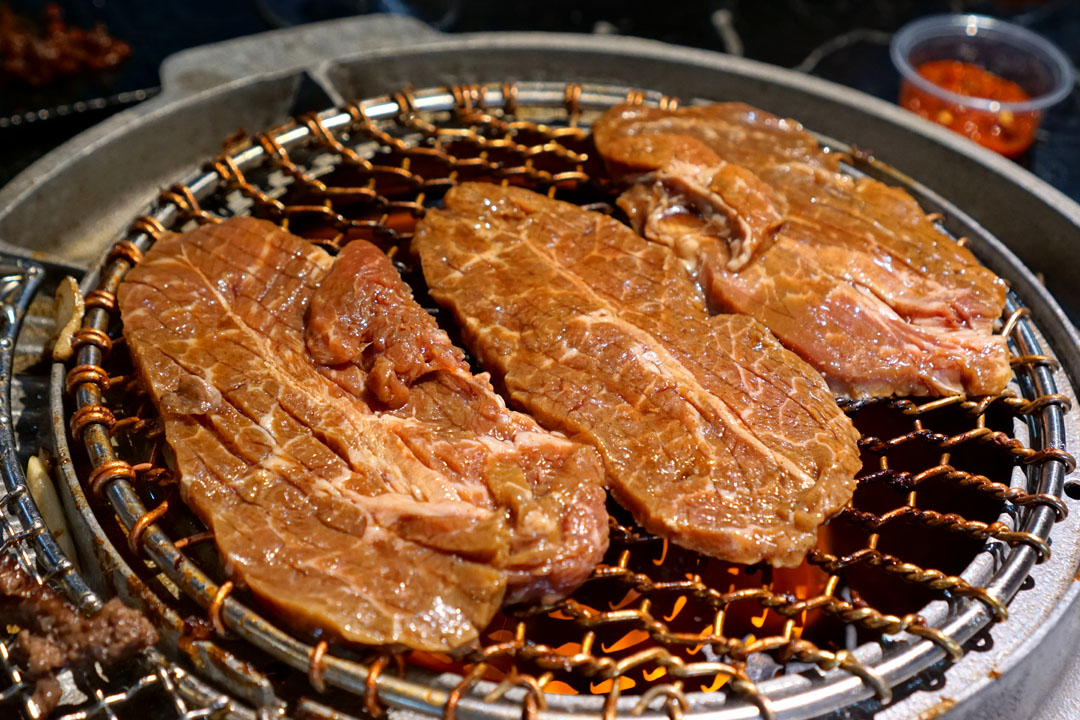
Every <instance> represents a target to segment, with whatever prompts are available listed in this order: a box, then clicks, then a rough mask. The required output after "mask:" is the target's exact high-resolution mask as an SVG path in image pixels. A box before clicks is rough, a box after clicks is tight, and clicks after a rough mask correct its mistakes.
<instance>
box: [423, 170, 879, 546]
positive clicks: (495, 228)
mask: <svg viewBox="0 0 1080 720" xmlns="http://www.w3.org/2000/svg"><path fill="white" fill-rule="evenodd" d="M413 247H414V248H415V249H416V250H417V251H418V253H419V255H420V258H421V261H422V264H423V271H424V277H425V279H426V280H427V282H428V286H429V289H430V292H431V294H432V297H434V298H435V299H436V300H437V301H438V302H439V303H440V304H442V305H444V306H446V307H448V308H450V309H451V310H452V311H453V313H454V315H455V317H456V318H457V320H458V322H459V324H460V325H461V326H462V328H463V333H464V337H465V341H466V343H467V344H468V345H469V347H470V348H471V349H472V350H473V351H474V352H475V353H476V354H477V355H478V357H479V358H480V359H481V361H482V362H483V363H484V367H485V368H486V369H488V370H490V371H491V372H492V373H494V374H495V375H496V376H497V377H499V378H500V379H501V381H502V383H503V384H504V385H505V387H506V390H507V392H508V393H509V396H510V398H511V400H512V401H513V402H514V403H516V404H517V405H519V406H520V407H522V408H524V409H526V410H528V411H529V412H530V413H531V414H532V415H533V417H535V418H537V419H538V420H539V421H540V422H541V423H542V424H544V425H545V426H547V427H549V428H552V429H558V430H561V431H563V432H564V433H566V434H567V435H569V436H570V437H572V438H574V439H578V440H582V441H585V442H588V443H590V444H592V445H594V446H595V447H596V448H597V449H598V450H600V453H601V455H602V456H603V458H604V464H605V467H606V470H607V474H608V479H609V483H610V486H611V489H612V492H613V494H614V495H615V497H616V499H617V500H618V501H619V502H620V503H621V504H623V505H624V506H625V507H627V508H628V509H629V510H630V511H631V512H632V513H633V514H634V517H635V519H636V520H637V521H638V522H639V523H640V524H641V525H642V526H643V527H645V528H646V529H648V530H649V531H650V532H653V533H655V534H658V535H662V536H664V537H667V538H670V539H671V540H672V541H673V542H675V543H678V544H679V545H682V546H684V547H687V548H691V549H693V550H697V551H699V552H703V553H706V554H708V555H713V556H716V557H720V558H723V559H725V560H730V561H732V562H742V563H754V562H758V561H761V560H766V561H768V562H770V563H772V564H773V565H777V566H792V565H796V564H798V563H799V562H800V561H801V560H802V558H803V556H804V555H805V553H806V552H807V551H808V550H809V549H810V548H811V547H812V546H813V545H814V542H815V539H816V537H817V528H818V526H819V525H820V524H821V523H822V522H823V521H824V520H825V519H826V518H827V517H829V516H830V515H832V514H834V513H835V512H837V511H838V510H839V509H840V508H841V507H843V505H844V504H845V503H847V501H848V500H849V499H850V498H851V494H852V492H853V490H854V486H855V483H854V480H853V477H854V474H855V472H856V471H857V470H858V468H859V467H860V462H859V453H858V450H857V448H856V444H855V443H856V439H857V435H856V433H855V430H854V428H853V427H852V425H851V422H850V421H849V420H848V418H847V417H846V416H845V415H844V414H843V413H842V412H841V411H840V410H839V409H838V408H837V406H836V403H835V402H834V400H833V397H832V395H831V393H830V392H829V389H828V387H827V386H826V385H825V382H824V381H823V380H822V379H821V376H820V375H819V374H818V373H816V372H815V371H814V370H813V368H811V367H810V366H809V365H807V364H806V363H804V362H803V361H802V360H800V359H799V358H798V357H796V356H795V355H794V354H793V353H791V352H789V351H787V350H785V349H784V348H783V347H782V346H781V345H780V344H779V343H778V342H777V341H776V339H775V338H773V337H772V336H771V335H770V334H769V332H768V330H766V329H765V328H764V327H763V326H761V325H760V324H759V323H758V322H757V321H755V320H753V319H751V318H749V317H746V316H741V315H722V316H715V317H710V316H709V315H708V314H707V312H706V310H705V305H704V299H703V297H702V295H701V291H700V290H699V289H698V288H697V287H696V286H695V285H694V284H693V282H692V281H691V280H690V278H689V277H688V276H687V274H686V272H685V269H684V268H683V267H682V266H681V264H680V262H679V260H678V259H677V258H676V257H675V256H674V255H673V254H672V253H671V252H670V251H669V250H667V249H666V248H663V247H660V246H659V245H655V244H651V243H648V242H646V241H645V240H643V239H642V238H640V237H639V236H638V235H636V234H635V233H634V232H633V231H632V230H631V229H630V228H628V227H626V226H625V225H623V224H621V223H619V222H617V221H615V220H613V219H611V218H608V217H606V216H604V215H601V214H598V213H593V212H588V211H585V210H582V209H581V208H579V207H577V206H574V205H570V204H568V203H564V202H559V201H556V200H551V199H548V198H546V197H544V196H541V195H538V194H536V193H532V192H529V191H527V190H521V189H516V188H500V187H496V186H494V185H485V184H479V183H466V184H463V185H461V186H459V187H456V188H454V189H453V190H451V191H450V192H449V193H448V194H447V195H446V199H445V203H444V209H443V210H433V211H429V212H428V214H427V215H426V216H425V218H424V219H423V220H422V221H421V222H420V224H419V225H418V227H417V232H416V236H415V238H414V240H413Z"/></svg>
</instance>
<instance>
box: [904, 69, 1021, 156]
mask: <svg viewBox="0 0 1080 720" xmlns="http://www.w3.org/2000/svg"><path fill="white" fill-rule="evenodd" d="M918 73H919V75H921V76H922V77H924V78H926V79H927V80H929V81H930V82H932V83H933V84H935V85H937V86H938V87H941V88H944V89H945V90H948V91H950V92H954V93H956V94H958V95H966V96H968V97H978V98H986V99H988V100H997V101H998V102H1003V103H1017V102H1024V101H1026V100H1030V99H1031V96H1029V95H1028V94H1027V93H1026V92H1024V90H1023V89H1022V88H1021V87H1020V86H1019V85H1017V84H1016V83H1014V82H1012V81H1011V80H1006V79H1005V78H1003V77H1001V76H999V75H995V74H994V73H992V72H989V71H987V70H984V69H983V68H981V67H979V66H978V65H974V64H972V63H966V62H961V61H959V60H933V61H931V62H927V63H923V64H922V65H920V66H919V67H918ZM900 105H901V106H902V107H904V108H906V109H908V110H911V111H912V112H914V113H918V114H919V115H922V116H923V117H924V118H927V119H929V120H933V121H934V122H936V123H938V124H940V125H944V126H945V127H947V128H949V129H950V130H953V131H954V132H958V133H960V134H961V135H966V136H967V137H969V138H971V139H972V140H974V141H975V142H977V143H979V144H980V145H983V146H985V147H988V148H990V149H991V150H993V151H995V152H998V153H1001V154H1002V155H1005V156H1006V157H1016V156H1017V155H1019V154H1020V153H1022V152H1024V150H1027V149H1028V147H1029V146H1030V145H1031V143H1032V140H1034V136H1035V129H1036V128H1038V126H1039V120H1040V115H1041V113H1039V112H1025V113H1013V112H1010V111H1008V110H999V111H997V112H992V111H987V110H976V109H974V108H966V107H963V106H959V105H955V104H953V103H950V102H949V101H947V100H943V99H941V98H938V97H935V96H933V95H930V94H929V93H926V92H924V91H922V90H920V89H919V88H917V87H915V86H914V85H913V84H912V83H909V82H906V81H905V82H904V83H903V85H902V86H901V88H900Z"/></svg>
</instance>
